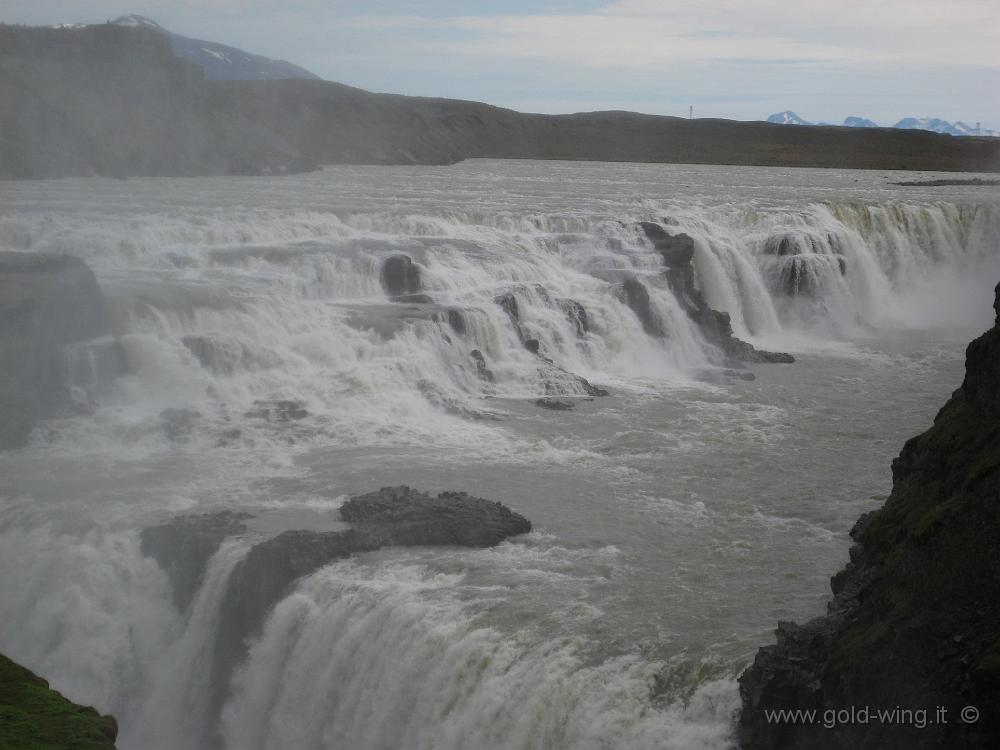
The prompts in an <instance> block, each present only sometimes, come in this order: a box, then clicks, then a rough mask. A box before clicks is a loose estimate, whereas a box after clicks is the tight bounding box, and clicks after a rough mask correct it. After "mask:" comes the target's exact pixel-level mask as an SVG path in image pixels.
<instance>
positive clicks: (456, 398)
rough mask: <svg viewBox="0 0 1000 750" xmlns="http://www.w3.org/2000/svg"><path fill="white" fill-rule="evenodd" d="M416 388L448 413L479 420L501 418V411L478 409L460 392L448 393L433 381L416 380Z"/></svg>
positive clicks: (496, 419)
mask: <svg viewBox="0 0 1000 750" xmlns="http://www.w3.org/2000/svg"><path fill="white" fill-rule="evenodd" d="M417 390H419V391H420V393H421V394H423V396H424V398H426V399H427V400H428V401H429V402H430V403H431V404H432V405H433V406H435V407H436V408H438V409H441V410H442V411H444V412H447V413H448V414H453V415H454V416H456V417H461V418H462V419H472V420H479V421H484V420H488V421H494V422H495V421H499V420H501V419H503V414H502V413H501V412H497V411H493V410H491V409H480V408H477V407H474V406H471V405H470V404H469V403H468V401H467V400H466V399H464V398H463V397H462V394H454V392H452V393H449V392H448V391H447V390H445V389H444V388H443V387H441V386H440V385H438V384H437V383H433V382H431V381H430V380H427V379H426V378H422V379H420V380H418V381H417Z"/></svg>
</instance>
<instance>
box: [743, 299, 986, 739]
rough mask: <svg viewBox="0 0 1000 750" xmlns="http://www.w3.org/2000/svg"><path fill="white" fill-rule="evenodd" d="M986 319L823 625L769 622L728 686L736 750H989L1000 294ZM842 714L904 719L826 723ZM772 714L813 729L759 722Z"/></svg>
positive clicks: (900, 462)
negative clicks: (790, 714)
mask: <svg viewBox="0 0 1000 750" xmlns="http://www.w3.org/2000/svg"><path fill="white" fill-rule="evenodd" d="M995 307H996V310H997V316H998V322H997V324H995V325H994V326H993V328H992V329H991V330H990V331H988V332H987V333H986V334H984V335H983V336H981V337H980V338H978V339H976V340H975V341H973V342H972V343H971V344H970V345H969V347H968V349H967V352H966V375H965V380H964V382H963V383H962V386H961V388H959V389H958V390H957V391H955V393H954V394H953V395H952V397H951V399H950V400H949V401H948V402H947V403H946V404H945V406H944V408H943V409H941V411H940V412H939V413H938V415H937V417H936V418H935V419H934V425H933V427H931V428H930V429H929V430H927V432H925V433H923V434H922V435H919V436H917V437H915V438H912V439H911V440H909V441H907V443H906V444H905V445H904V446H903V450H902V452H901V453H900V455H899V457H898V458H897V459H896V460H895V461H893V464H892V474H893V487H892V493H891V494H890V496H889V498H888V500H886V503H885V505H884V506H883V507H882V508H881V509H879V510H877V511H874V512H872V513H869V514H867V515H865V516H862V518H861V519H860V520H859V521H858V522H857V524H855V526H854V528H853V529H852V531H851V536H852V537H853V539H854V541H855V545H854V547H853V548H852V549H851V560H850V562H849V563H848V565H847V567H846V568H844V569H843V570H842V571H840V572H839V573H837V575H835V576H834V577H833V579H832V582H831V588H832V590H833V594H834V597H833V600H832V601H831V602H830V604H829V606H828V608H827V614H826V615H825V616H823V617H819V618H817V619H815V620H812V621H811V622H809V623H807V624H805V625H801V626H800V625H795V624H793V623H781V624H780V625H779V627H778V631H777V635H778V639H777V644H776V645H774V646H766V647H764V648H762V649H761V650H760V651H758V653H757V657H756V659H755V660H754V663H753V665H752V666H751V667H749V668H748V669H747V670H746V672H744V673H743V675H742V677H741V678H740V693H741V696H742V699H743V711H742V715H741V718H740V724H739V740H740V744H741V746H742V747H744V748H749V749H754V750H756V749H757V748H760V749H761V750H763V749H764V748H768V749H769V750H773V749H776V748H777V749H779V750H780V748H817V749H819V750H826V749H830V750H834V749H840V748H845V749H846V748H861V749H864V748H887V749H888V750H893V749H894V748H900V749H902V748H923V747H927V748H931V747H934V748H938V747H940V748H952V747H956V748H957V747H963V748H995V747H1000V708H998V707H1000V286H998V287H997V301H996V303H995ZM852 707H853V708H854V709H855V711H857V710H860V709H864V708H866V707H867V708H868V709H869V710H870V711H876V710H885V711H890V712H891V711H892V710H893V709H897V708H901V709H904V710H907V711H910V712H911V713H910V714H909V715H908V718H907V717H906V716H904V717H903V718H901V719H899V720H891V719H890V720H883V721H880V720H877V719H876V720H869V721H867V722H864V723H862V722H859V721H855V722H851V721H845V720H840V721H835V719H837V716H836V713H831V712H836V711H840V710H844V711H848V710H850V709H851V708H852ZM968 707H972V708H968ZM775 709H786V710H796V709H802V710H807V711H816V712H817V714H816V715H817V717H818V718H817V720H816V721H813V722H801V721H798V722H795V721H774V720H771V721H769V720H768V716H767V712H768V711H771V710H775ZM963 710H964V713H963ZM914 712H916V713H914ZM824 717H825V718H826V719H833V720H830V721H827V722H826V723H824ZM827 725H829V728H828V726H827Z"/></svg>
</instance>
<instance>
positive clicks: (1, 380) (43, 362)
mask: <svg viewBox="0 0 1000 750" xmlns="http://www.w3.org/2000/svg"><path fill="white" fill-rule="evenodd" d="M109 326H110V324H109V320H108V316H107V311H106V309H105V303H104V297H103V296H102V295H101V291H100V289H99V288H98V286H97V280H96V279H95V278H94V274H93V273H92V272H91V271H90V269H89V268H87V266H86V264H84V263H83V261H81V260H78V259H77V258H71V257H69V256H61V255H42V254H36V253H9V252H0V450H4V449H8V448H18V447H21V446H23V445H24V444H25V442H26V441H27V439H28V435H29V434H30V433H31V430H32V429H33V428H34V426H35V423H36V422H37V421H38V420H39V419H41V418H44V417H48V416H53V415H54V414H56V413H58V412H59V411H60V410H61V409H63V408H64V407H66V405H67V403H68V401H69V391H68V388H67V376H68V369H67V368H68V361H67V360H66V358H65V356H64V354H65V352H64V348H65V347H66V346H67V345H70V344H73V343H76V342H80V341H85V340H88V339H92V338H95V337H98V336H103V335H105V334H107V333H108V331H109Z"/></svg>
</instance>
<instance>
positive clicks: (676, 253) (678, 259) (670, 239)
mask: <svg viewBox="0 0 1000 750" xmlns="http://www.w3.org/2000/svg"><path fill="white" fill-rule="evenodd" d="M639 226H640V227H642V231H643V232H645V234H646V238H647V239H648V240H649V241H650V242H651V243H653V247H654V248H655V249H656V251H657V252H658V253H659V254H660V255H661V256H663V265H665V266H666V267H667V268H683V267H685V266H688V265H690V263H691V261H692V260H693V259H694V240H693V239H692V238H691V237H690V236H689V235H687V234H670V233H669V232H667V230H666V229H664V228H663V227H662V226H660V225H659V224H657V223H656V222H653V221H642V222H639Z"/></svg>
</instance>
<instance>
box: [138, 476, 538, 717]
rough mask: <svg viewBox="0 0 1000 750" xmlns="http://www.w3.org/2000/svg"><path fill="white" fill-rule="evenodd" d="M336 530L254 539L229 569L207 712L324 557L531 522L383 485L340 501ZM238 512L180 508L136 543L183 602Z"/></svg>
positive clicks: (466, 540)
mask: <svg viewBox="0 0 1000 750" xmlns="http://www.w3.org/2000/svg"><path fill="white" fill-rule="evenodd" d="M340 517H341V519H342V520H343V521H345V522H347V523H349V524H350V527H349V528H347V529H344V530H339V531H300V530H292V531H285V532H283V533H281V534H278V535H277V536H274V537H271V538H270V539H266V540H263V541H260V542H258V543H256V544H254V545H253V546H252V547H251V548H250V550H249V551H248V552H247V554H246V556H245V557H244V558H243V560H241V561H240V562H239V563H237V564H236V567H235V568H234V569H233V571H232V573H231V574H230V576H229V581H228V584H227V588H226V592H225V595H224V597H223V601H222V606H221V608H220V613H219V617H220V622H219V627H218V631H217V632H218V635H217V638H216V647H215V653H214V655H213V660H214V661H213V664H212V665H211V684H212V696H211V701H212V706H211V707H210V711H211V713H212V715H217V713H218V711H219V710H220V709H221V707H222V705H223V703H224V701H225V698H226V695H227V694H228V689H229V681H230V678H231V675H232V672H233V669H234V668H235V667H236V666H237V665H238V664H239V662H240V661H241V660H242V659H243V658H244V656H245V655H246V649H247V646H248V641H249V639H250V638H252V637H253V636H255V635H257V634H258V633H259V632H260V629H261V628H262V627H263V625H264V622H265V619H266V617H267V614H268V612H270V610H271V608H272V607H273V606H274V605H275V604H276V603H277V602H278V601H279V600H280V599H281V598H282V597H283V596H284V595H286V594H287V593H288V592H289V591H290V590H291V587H292V586H293V585H294V583H295V582H296V581H297V580H299V579H300V578H302V577H304V576H307V575H309V574H311V573H314V572H315V571H317V570H319V569H320V568H322V567H323V566H324V565H329V564H330V563H332V562H334V561H336V560H340V559H343V558H345V557H349V556H351V555H354V554H359V553H362V552H371V551H373V550H377V549H380V548H382V547H387V546H416V545H421V546H422V545H454V546H462V547H492V546H495V545H497V544H499V543H500V542H502V541H503V540H504V539H507V538H508V537H511V536H516V535H518V534H525V533H527V532H529V531H531V523H530V522H529V521H528V520H527V519H526V518H524V516H521V515H519V514H518V513H515V512H513V511H511V510H510V509H509V508H507V507H505V506H504V505H502V504H500V503H497V502H491V501H489V500H484V499H482V498H478V497H473V496H471V495H468V494H466V493H464V492H442V493H441V494H440V495H438V496H437V497H433V496H431V495H428V494H426V493H423V492H419V491H417V490H414V489H411V488H409V487H383V488H382V489H380V490H378V491H377V492H370V493H368V494H366V495H360V496H358V497H354V498H351V499H350V500H348V501H347V502H346V503H344V505H343V506H342V507H341V509H340ZM250 518H252V516H251V515H249V514H246V513H235V512H231V511H223V512H220V513H211V514H206V515H197V516H182V517H178V518H174V519H172V520H170V521H167V522H166V523H164V524H162V525H159V526H155V527H151V528H147V529H145V530H144V531H143V532H142V549H143V552H144V553H145V554H146V555H149V556H150V557H153V558H154V559H155V560H156V561H157V562H158V563H159V565H160V567H161V568H163V570H164V571H165V572H166V573H167V574H168V575H169V576H170V580H171V584H172V586H173V592H174V601H175V602H176V603H177V604H178V606H179V607H180V608H185V607H187V606H188V605H189V604H190V602H191V601H192V600H193V598H194V595H195V594H196V593H197V590H198V587H199V586H200V583H201V581H202V579H203V577H204V574H205V569H206V566H207V564H208V560H209V559H210V558H211V556H212V555H213V554H215V552H216V551H217V550H218V549H219V546H220V545H221V544H222V542H223V541H224V540H225V539H226V538H228V537H231V536H243V535H246V534H247V533H248V527H247V524H246V521H248V520H249V519H250Z"/></svg>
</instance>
